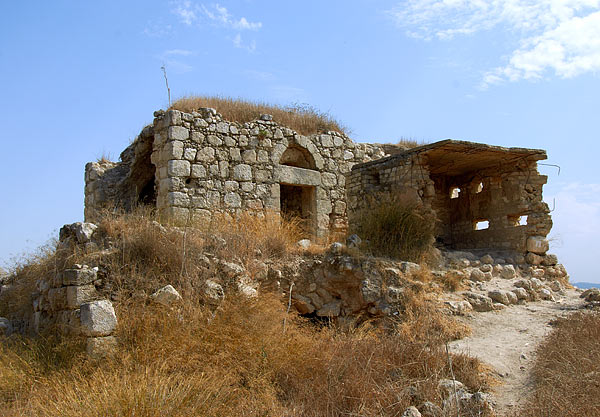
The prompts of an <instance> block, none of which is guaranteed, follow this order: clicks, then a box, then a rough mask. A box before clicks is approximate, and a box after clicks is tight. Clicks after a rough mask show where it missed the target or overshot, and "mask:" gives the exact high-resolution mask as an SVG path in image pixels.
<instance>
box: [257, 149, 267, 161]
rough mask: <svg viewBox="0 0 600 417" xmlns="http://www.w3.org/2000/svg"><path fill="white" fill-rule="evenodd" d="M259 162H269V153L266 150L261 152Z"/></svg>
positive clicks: (258, 157)
mask: <svg viewBox="0 0 600 417" xmlns="http://www.w3.org/2000/svg"><path fill="white" fill-rule="evenodd" d="M257 161H258V162H260V163H261V164H264V163H267V162H269V153H268V152H267V151H265V150H259V151H258V156H257Z"/></svg>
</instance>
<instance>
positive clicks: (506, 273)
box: [500, 265, 516, 279]
mask: <svg viewBox="0 0 600 417" xmlns="http://www.w3.org/2000/svg"><path fill="white" fill-rule="evenodd" d="M515 275H516V271H515V267H514V266H512V265H504V266H503V267H502V272H500V276H501V277H502V278H504V279H511V278H514V277H515Z"/></svg>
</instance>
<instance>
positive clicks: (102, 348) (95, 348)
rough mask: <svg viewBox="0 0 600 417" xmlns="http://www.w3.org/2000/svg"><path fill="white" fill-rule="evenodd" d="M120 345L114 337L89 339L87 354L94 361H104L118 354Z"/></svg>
mask: <svg viewBox="0 0 600 417" xmlns="http://www.w3.org/2000/svg"><path fill="white" fill-rule="evenodd" d="M118 346H119V344H118V341H117V338H116V337H114V336H104V337H88V339H87V344H86V353H87V354H88V356H90V357H91V358H92V359H103V358H106V357H108V356H112V355H114V354H115V353H116V351H117V348H118Z"/></svg>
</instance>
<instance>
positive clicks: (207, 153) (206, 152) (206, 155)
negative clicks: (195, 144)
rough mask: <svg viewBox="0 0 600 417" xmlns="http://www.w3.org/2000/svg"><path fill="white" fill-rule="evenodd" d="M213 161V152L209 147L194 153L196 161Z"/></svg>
mask: <svg viewBox="0 0 600 417" xmlns="http://www.w3.org/2000/svg"><path fill="white" fill-rule="evenodd" d="M214 159H215V150H214V148H211V147H209V146H206V147H204V148H202V149H201V150H199V151H198V153H196V161H199V162H212V161H214Z"/></svg>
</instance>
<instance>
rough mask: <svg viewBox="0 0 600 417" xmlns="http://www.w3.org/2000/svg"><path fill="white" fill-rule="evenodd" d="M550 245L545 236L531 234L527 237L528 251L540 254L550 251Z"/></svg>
mask: <svg viewBox="0 0 600 417" xmlns="http://www.w3.org/2000/svg"><path fill="white" fill-rule="evenodd" d="M549 247H550V245H549V244H548V240H546V238H545V237H544V236H529V237H528V238H527V251H528V252H531V253H535V254H538V255H543V254H545V253H546V252H548V249H549Z"/></svg>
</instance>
